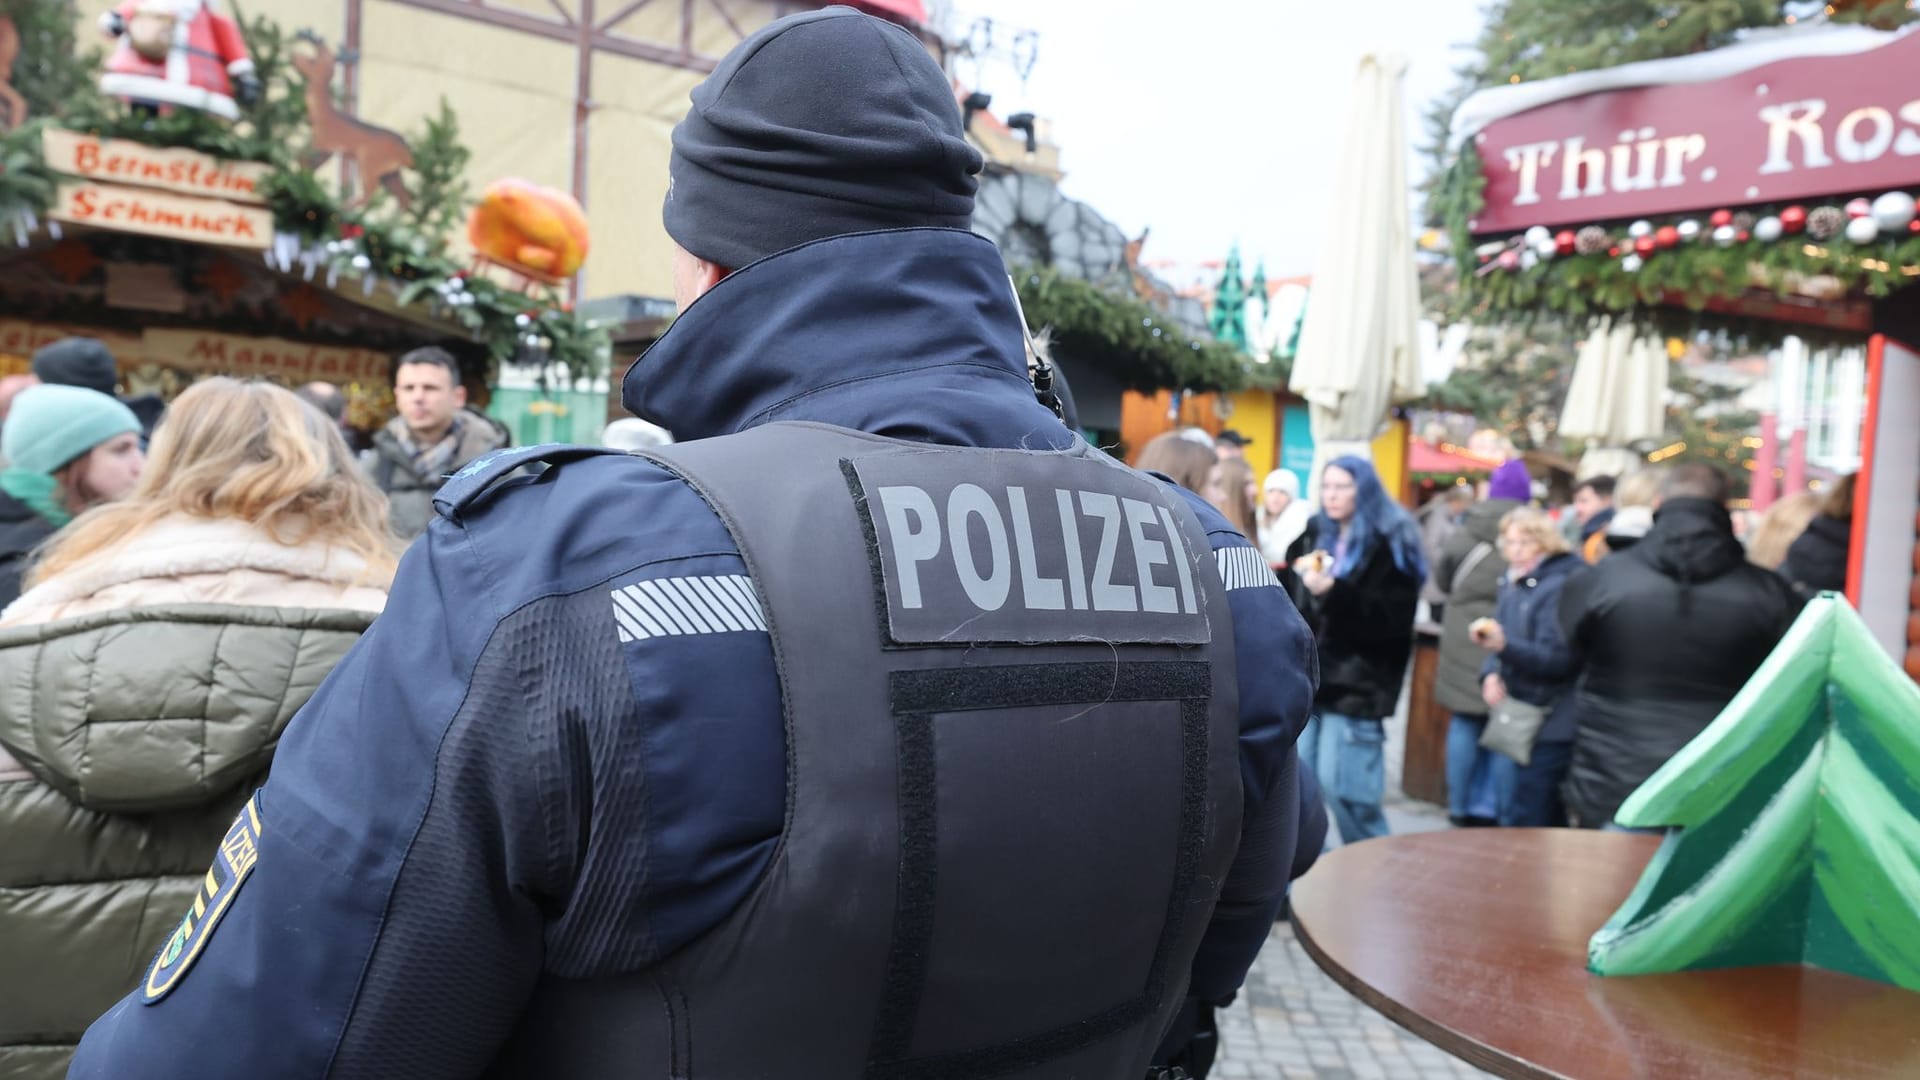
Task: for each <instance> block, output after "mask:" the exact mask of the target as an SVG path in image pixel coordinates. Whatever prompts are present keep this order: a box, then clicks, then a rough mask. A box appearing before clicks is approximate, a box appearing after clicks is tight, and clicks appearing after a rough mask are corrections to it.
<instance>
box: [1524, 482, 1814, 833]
mask: <svg viewBox="0 0 1920 1080" xmlns="http://www.w3.org/2000/svg"><path fill="white" fill-rule="evenodd" d="M1726 499H1727V481H1726V477H1725V476H1723V475H1722V474H1721V473H1720V472H1719V470H1717V469H1715V468H1713V467H1712V466H1710V465H1705V464H1701V463H1697V462H1690V463H1688V464H1685V465H1681V466H1679V467H1677V468H1675V469H1674V470H1673V473H1672V474H1671V475H1670V476H1668V478H1667V481H1666V483H1665V485H1664V486H1663V487H1662V489H1661V498H1660V503H1659V506H1658V508H1657V510H1656V512H1655V519H1654V526H1653V529H1652V531H1650V532H1649V533H1647V535H1646V537H1645V538H1644V539H1642V540H1641V541H1639V542H1638V543H1636V544H1634V545H1633V547H1631V548H1630V549H1628V550H1627V551H1624V552H1621V553H1620V554H1617V555H1615V556H1613V557H1611V558H1608V559H1606V560H1604V561H1603V562H1601V563H1600V565H1599V566H1597V567H1594V568H1593V571H1592V572H1591V573H1588V574H1584V575H1580V576H1578V577H1576V578H1574V579H1573V580H1571V581H1569V582H1568V583H1567V586H1566V589H1565V591H1564V592H1563V593H1562V594H1561V598H1560V625H1561V629H1562V631H1563V633H1564V636H1565V638H1566V641H1567V644H1568V645H1569V646H1570V647H1572V649H1573V650H1574V651H1575V652H1576V653H1578V654H1580V655H1582V656H1584V657H1585V658H1586V664H1587V667H1586V674H1585V677H1584V678H1583V679H1582V681H1581V685H1580V697H1579V708H1580V714H1579V733H1578V735H1577V737H1576V739H1575V743H1574V751H1573V765H1572V767H1571V770H1570V772H1569V774H1568V778H1567V802H1568V810H1569V811H1571V812H1572V813H1573V814H1575V815H1576V816H1577V817H1578V818H1579V820H1580V823H1581V824H1582V825H1585V826H1589V827H1592V826H1601V825H1607V824H1608V823H1610V822H1612V820H1613V815H1614V813H1615V812H1616V811H1617V810H1619V808H1620V804H1621V803H1622V802H1625V801H1626V798H1627V796H1628V795H1630V794H1632V793H1633V790H1634V789H1635V788H1637V787H1639V786H1640V785H1641V784H1642V783H1644V782H1645V781H1646V779H1647V778H1648V777H1649V776H1651V775H1653V773H1654V771H1655V770H1656V769H1658V768H1659V767H1660V766H1661V765H1664V764H1666V762H1667V759H1668V758H1670V757H1672V756H1673V755H1674V754H1675V753H1676V752H1678V751H1679V750H1680V748H1681V747H1683V746H1685V745H1686V744H1687V743H1688V742H1689V741H1690V740H1691V739H1692V738H1693V737H1694V736H1695V735H1698V734H1699V733H1700V732H1701V731H1702V730H1704V729H1705V728H1706V726H1707V725H1708V724H1709V723H1711V722H1712V721H1713V718H1714V717H1715V716H1717V715H1719V713H1720V710H1721V709H1723V708H1725V707H1726V704H1727V702H1729V701H1731V700H1732V699H1733V696H1734V695H1735V694H1736V693H1738V692H1739V690H1740V688H1741V687H1742V686H1744V685H1745V684H1746V682H1747V680H1748V679H1749V678H1751V677H1752V675H1753V673H1754V671H1755V670H1756V669H1757V668H1759V666H1760V664H1761V662H1762V661H1764V660H1765V659H1766V658H1767V655H1768V654H1769V653H1771V652H1772V651H1773V649H1774V646H1775V645H1777V644H1779V641H1780V638H1781V636H1782V635H1783V634H1785V633H1786V631H1787V628H1788V627H1789V626H1790V625H1792V623H1793V620H1794V618H1795V617H1796V616H1797V615H1798V614H1799V611H1800V601H1799V600H1798V598H1796V597H1795V596H1794V595H1793V590H1792V589H1791V588H1789V587H1788V586H1787V584H1786V582H1785V581H1783V580H1782V579H1781V578H1780V577H1779V576H1778V575H1776V574H1774V573H1773V572H1772V571H1769V570H1763V569H1761V568H1760V567H1757V566H1754V565H1753V564H1751V563H1749V562H1747V559H1746V552H1745V551H1744V550H1743V549H1742V548H1741V546H1740V541H1738V540H1736V539H1735V538H1734V535H1733V522H1732V519H1731V518H1730V517H1729V516H1728V514H1727V510H1726Z"/></svg>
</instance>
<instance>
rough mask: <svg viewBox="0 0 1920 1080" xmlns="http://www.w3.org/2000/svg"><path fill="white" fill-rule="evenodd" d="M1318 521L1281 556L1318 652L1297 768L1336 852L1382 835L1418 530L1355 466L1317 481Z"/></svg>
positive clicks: (1419, 571) (1365, 470) (1417, 575)
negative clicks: (1336, 841) (1320, 807)
mask: <svg viewBox="0 0 1920 1080" xmlns="http://www.w3.org/2000/svg"><path fill="white" fill-rule="evenodd" d="M1320 506H1321V509H1320V513H1319V514H1318V515H1317V516H1316V517H1315V518H1314V519H1313V524H1312V525H1310V526H1308V528H1307V531H1306V533H1305V534H1303V535H1302V536H1301V537H1300V539H1299V540H1297V541H1295V543H1294V546H1293V549H1292V550H1291V551H1290V552H1289V558H1288V562H1289V563H1290V564H1291V565H1292V567H1293V569H1294V571H1295V572H1296V573H1297V574H1298V577H1299V584H1298V587H1297V590H1296V593H1295V597H1294V602H1295V603H1296V604H1298V605H1299V606H1300V613H1301V614H1302V615H1304V616H1306V619H1307V624H1308V625H1309V626H1311V627H1312V628H1313V631H1314V635H1315V637H1316V639H1317V640H1318V643H1319V647H1320V689H1319V692H1318V693H1317V694H1316V695H1315V697H1314V713H1315V715H1314V719H1313V720H1311V721H1309V722H1308V724H1307V730H1306V732H1305V733H1303V734H1302V735H1301V736H1300V743H1299V747H1300V760H1301V762H1302V763H1304V764H1305V765H1307V766H1308V767H1309V768H1311V769H1312V770H1313V771H1314V774H1315V776H1316V777H1317V778H1318V779H1319V781H1320V785H1321V787H1322V788H1324V789H1325V790H1326V793H1327V801H1328V803H1329V805H1331V807H1332V808H1333V818H1334V821H1335V823H1336V824H1338V826H1339V828H1340V838H1341V840H1343V841H1344V842H1346V843H1353V842H1354V841H1356V840H1364V839H1367V838H1368V837H1372V836H1385V835H1386V834H1387V818H1386V813H1385V811H1384V810H1382V809H1381V806H1380V802H1381V799H1382V798H1383V797H1384V796H1385V795H1386V728H1385V725H1384V724H1383V723H1382V721H1383V719H1384V718H1385V717H1388V716H1391V715H1393V711H1394V708H1395V707H1396V706H1397V705H1398V704H1399V701H1400V684H1401V682H1402V681H1403V680H1404V679H1405V678H1406V673H1407V661H1408V660H1409V659H1410V658H1411V657H1412V655H1413V615H1414V609H1415V608H1416V607H1418V606H1419V602H1420V584H1421V582H1423V581H1425V580H1426V578H1427V566H1426V558H1425V557H1424V556H1423V555H1422V554H1421V552H1420V530H1419V528H1418V527H1417V526H1416V525H1415V524H1414V522H1413V518H1412V517H1410V516H1409V515H1408V514H1407V512H1406V511H1405V510H1402V509H1401V508H1400V507H1399V505H1398V504H1396V503H1395V502H1394V501H1393V500H1392V499H1390V498H1388V497H1387V493H1386V490H1385V489H1384V488H1382V487H1381V485H1380V477H1379V475H1378V474H1377V473H1375V472H1374V470H1373V466H1372V465H1371V464H1369V463H1368V462H1367V461H1366V460H1365V459H1362V458H1357V457H1342V458H1336V459H1334V461H1333V462H1332V463H1331V464H1329V465H1328V466H1327V467H1326V470H1325V471H1324V472H1323V473H1321V478H1320Z"/></svg>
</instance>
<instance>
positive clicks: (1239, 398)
mask: <svg viewBox="0 0 1920 1080" xmlns="http://www.w3.org/2000/svg"><path fill="white" fill-rule="evenodd" d="M1228 400H1230V401H1231V402H1232V403H1233V412H1232V414H1231V415H1229V416H1228V417H1227V423H1226V426H1227V427H1230V428H1232V429H1233V430H1235V431H1237V432H1239V433H1240V434H1242V435H1245V436H1246V437H1247V438H1249V439H1252V440H1253V441H1252V442H1250V443H1248V444H1247V448H1246V454H1247V464H1248V465H1251V466H1253V475H1254V479H1256V480H1262V481H1264V480H1265V479H1266V475H1267V474H1268V473H1270V472H1272V471H1273V468H1274V462H1276V461H1278V460H1279V459H1280V446H1279V443H1278V442H1277V441H1276V436H1277V435H1278V433H1279V431H1280V422H1279V406H1278V405H1277V404H1275V401H1274V394H1273V391H1271V390H1242V391H1240V392H1239V393H1237V394H1235V395H1233V397H1231V398H1230V399H1228Z"/></svg>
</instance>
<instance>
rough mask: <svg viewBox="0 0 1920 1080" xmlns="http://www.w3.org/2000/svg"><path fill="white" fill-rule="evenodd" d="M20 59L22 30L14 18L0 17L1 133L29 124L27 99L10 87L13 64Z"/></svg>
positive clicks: (9, 16)
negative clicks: (14, 23) (14, 22)
mask: <svg viewBox="0 0 1920 1080" xmlns="http://www.w3.org/2000/svg"><path fill="white" fill-rule="evenodd" d="M19 58H20V30H19V28H18V27H16V26H14V25H13V16H11V15H0V131H11V130H13V129H14V128H17V127H19V126H20V125H21V124H24V123H26V122H27V99H26V98H23V97H21V96H20V91H18V90H15V89H14V88H13V87H12V85H10V83H11V81H12V79H13V62H14V61H15V60H18V59H19Z"/></svg>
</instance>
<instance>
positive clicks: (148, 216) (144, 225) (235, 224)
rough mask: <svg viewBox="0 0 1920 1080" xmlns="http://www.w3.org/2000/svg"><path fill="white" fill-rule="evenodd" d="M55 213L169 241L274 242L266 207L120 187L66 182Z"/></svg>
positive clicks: (253, 244) (257, 244)
mask: <svg viewBox="0 0 1920 1080" xmlns="http://www.w3.org/2000/svg"><path fill="white" fill-rule="evenodd" d="M51 214H52V216H53V217H55V218H58V219H59V220H61V221H70V222H73V223H74V224H75V225H92V226H94V227H96V228H102V229H117V230H119V231H120V232H132V233H144V234H146V235H148V236H164V237H166V238H167V239H169V240H191V241H194V242H196V243H202V244H220V245H223V246H226V247H241V248H260V249H264V248H266V247H267V246H268V245H269V244H271V243H272V242H273V215H272V214H271V213H269V212H268V211H267V209H266V208H265V207H260V206H240V205H238V204H235V203H230V202H225V201H222V200H220V199H202V198H197V197H194V196H190V195H170V194H167V193H164V192H159V191H149V190H146V189H144V188H135V187H125V186H122V185H119V184H96V183H90V182H87V181H82V180H65V181H62V182H61V184H60V191H59V195H58V196H57V197H56V199H55V200H54V205H53V210H52V211H51Z"/></svg>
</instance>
